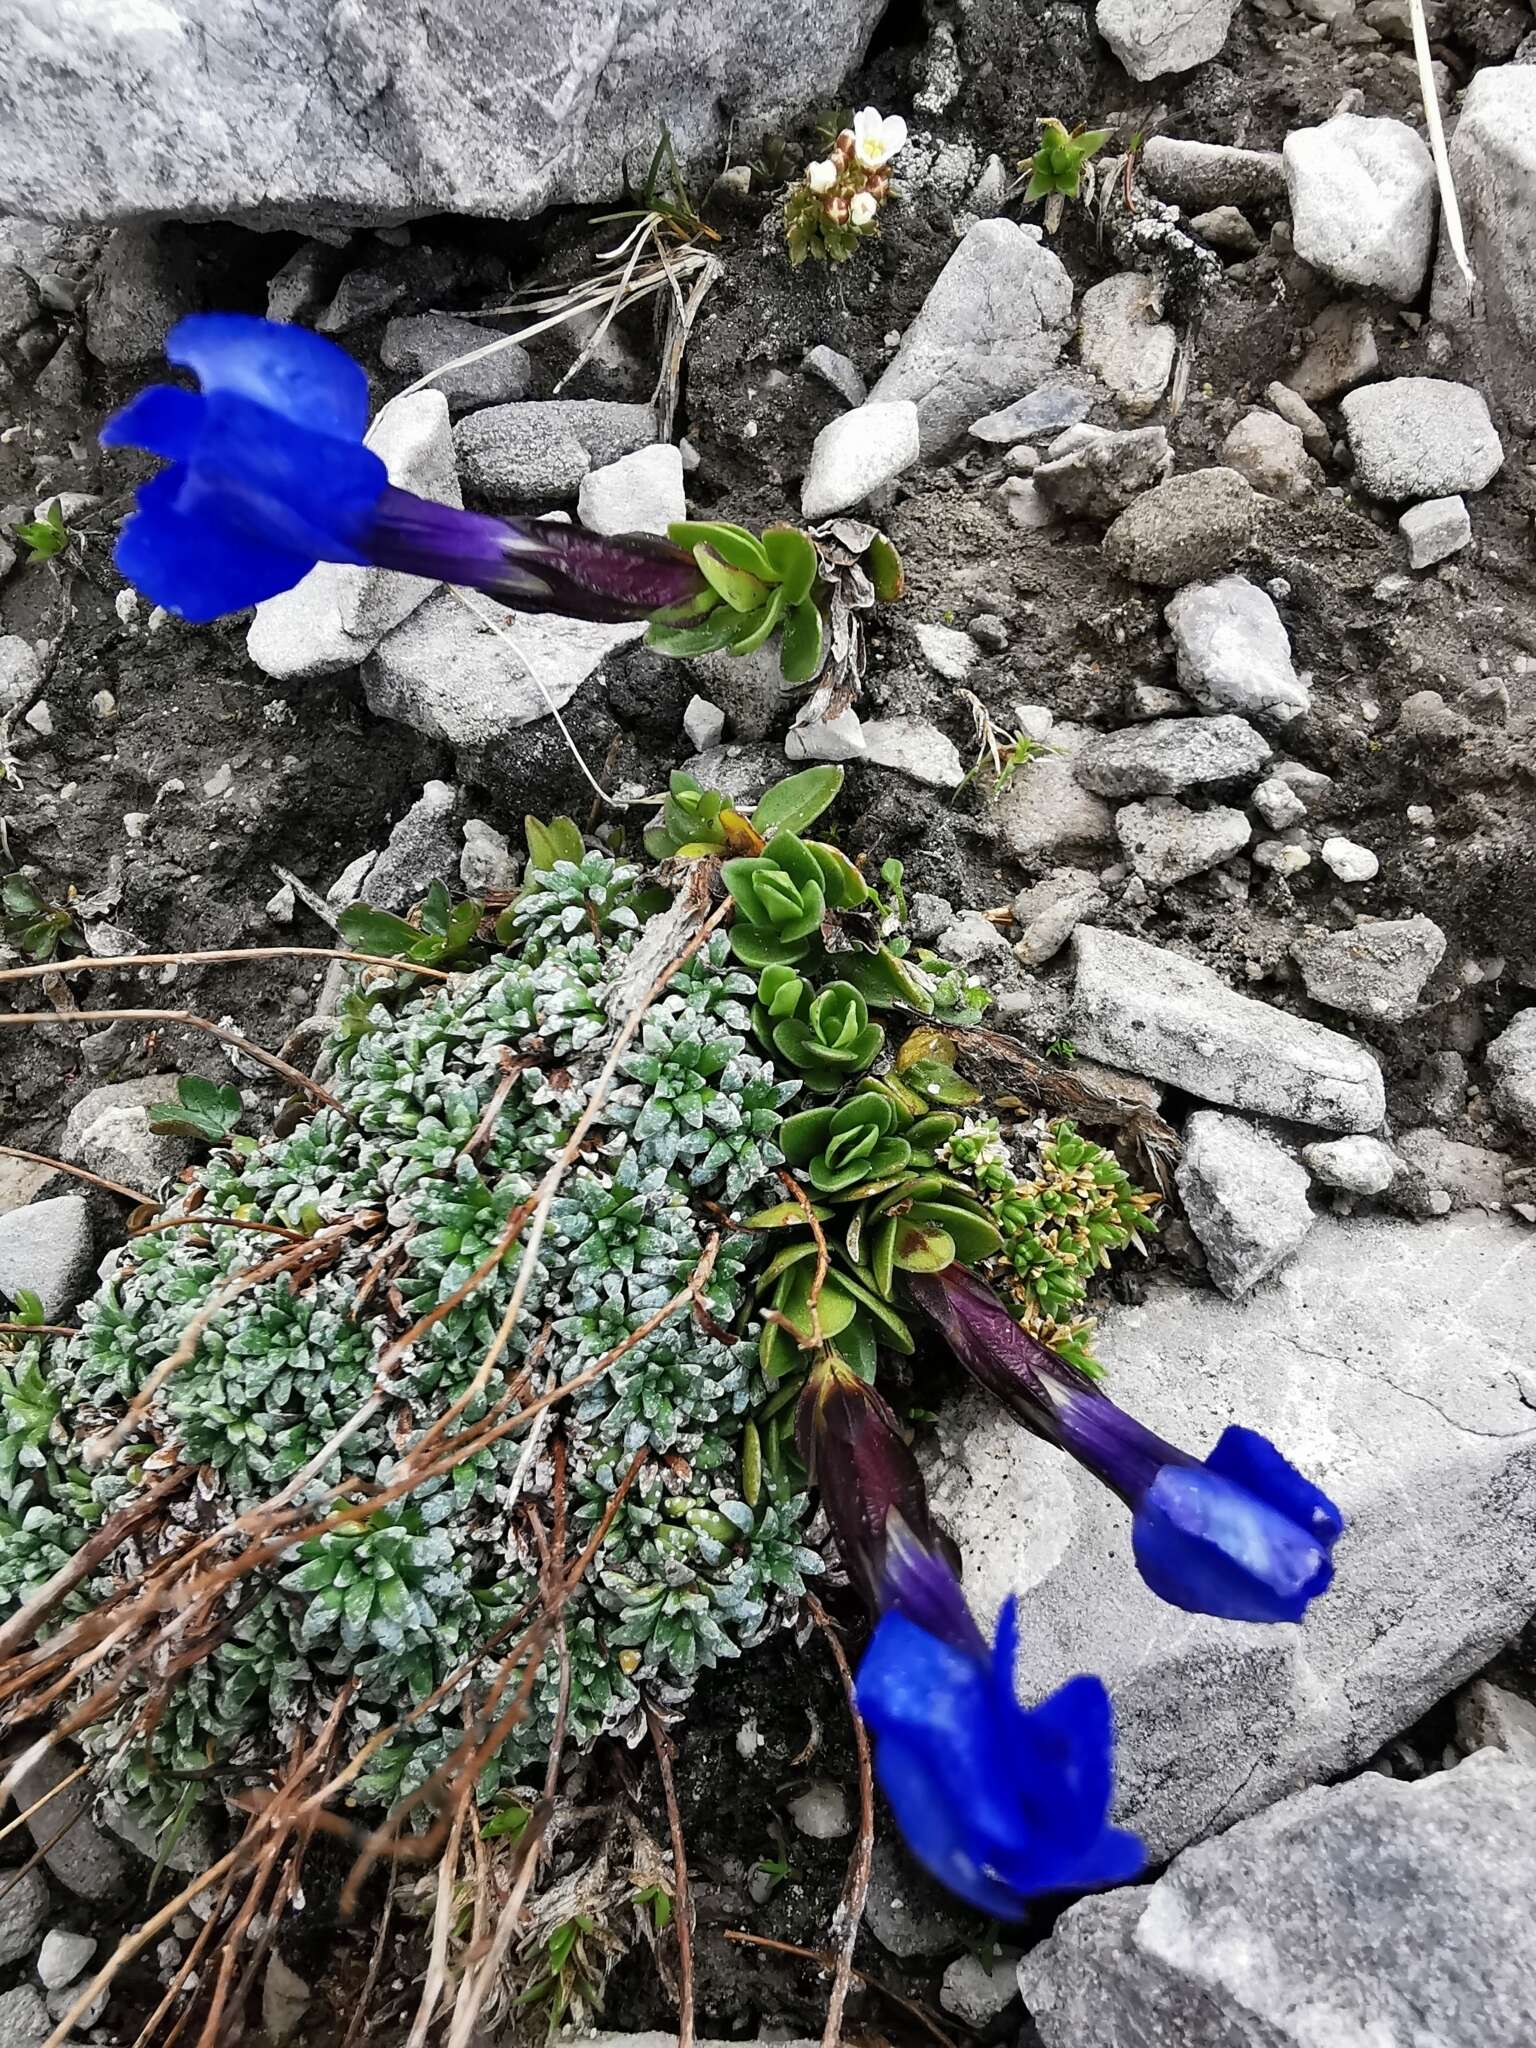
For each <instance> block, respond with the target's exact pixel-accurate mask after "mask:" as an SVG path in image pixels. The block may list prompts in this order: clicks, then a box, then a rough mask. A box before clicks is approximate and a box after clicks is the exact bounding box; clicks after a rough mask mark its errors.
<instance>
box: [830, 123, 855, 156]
mask: <svg viewBox="0 0 1536 2048" xmlns="http://www.w3.org/2000/svg"><path fill="white" fill-rule="evenodd" d="M853 144H854V134H853V130H852V129H851V128H842V129H839V131H838V136H837V140H836V142H834V143H833V145H832V154H833V155H834V156H840V157H841V158H842V160H843V162H844V163H847V162H848V161H849V159H850V158H851V157H852V155H853Z"/></svg>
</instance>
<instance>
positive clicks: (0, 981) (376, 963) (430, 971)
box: [0, 946, 453, 986]
mask: <svg viewBox="0 0 1536 2048" xmlns="http://www.w3.org/2000/svg"><path fill="white" fill-rule="evenodd" d="M227 960H351V961H353V962H355V963H356V965H357V966H359V967H393V968H397V969H398V970H399V971H400V973H402V974H419V975H421V976H422V977H423V978H424V979H425V980H427V981H450V980H452V978H453V977H452V976H451V975H449V974H445V973H444V972H443V970H442V969H441V968H440V967H423V966H421V965H420V964H419V963H418V962H417V961H414V960H396V959H393V958H392V957H391V956H390V955H389V954H387V953H354V952H352V951H351V950H350V949H349V948H348V947H346V946H219V947H215V948H213V949H212V950H210V951H207V952H201V953H117V954H114V955H113V956H112V957H111V958H110V959H105V960H99V959H96V958H95V957H94V956H93V955H92V954H89V953H81V954H80V955H79V956H78V957H77V958H75V959H72V960H50V961H49V962H48V964H47V965H46V966H45V967H7V968H4V969H0V986H3V985H4V984H5V983H6V982H9V981H34V980H37V979H39V978H40V977H42V976H43V975H48V974H66V975H68V974H97V973H100V972H101V971H102V970H103V969H105V968H109V967H113V968H115V967H206V966H212V965H213V964H214V963H216V962H218V961H227Z"/></svg>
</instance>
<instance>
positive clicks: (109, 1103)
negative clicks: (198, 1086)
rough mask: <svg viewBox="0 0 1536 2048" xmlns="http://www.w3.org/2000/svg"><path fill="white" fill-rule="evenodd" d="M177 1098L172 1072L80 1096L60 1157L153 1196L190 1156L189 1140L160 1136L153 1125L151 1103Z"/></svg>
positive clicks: (66, 1123)
mask: <svg viewBox="0 0 1536 2048" xmlns="http://www.w3.org/2000/svg"><path fill="white" fill-rule="evenodd" d="M175 1100H176V1076H175V1075H174V1074H149V1075H146V1076H145V1077H144V1079H142V1080H138V1081H115V1082H113V1083H112V1084H111V1085H110V1086H109V1087H106V1088H93V1089H92V1090H91V1091H90V1093H89V1094H88V1095H82V1096H81V1098H80V1100H79V1101H78V1102H77V1103H76V1104H75V1106H74V1108H73V1109H72V1110H71V1111H70V1112H69V1117H68V1119H67V1121H66V1122H65V1125H64V1136H63V1139H62V1141H61V1143H60V1147H59V1152H60V1157H61V1158H64V1159H68V1160H70V1161H71V1162H72V1163H73V1164H74V1165H76V1166H88V1167H89V1168H90V1170H91V1172H92V1173H99V1174H100V1175H101V1176H102V1177H103V1178H104V1179H106V1180H115V1181H119V1182H121V1183H122V1184H123V1186H125V1187H130V1188H136V1189H138V1190H139V1191H140V1192H141V1193H142V1194H146V1195H153V1194H154V1192H155V1189H156V1187H157V1186H158V1184H159V1183H160V1182H161V1181H162V1180H165V1179H167V1178H168V1177H169V1176H170V1175H171V1174H175V1173H179V1172H180V1171H181V1169H182V1167H183V1166H185V1165H186V1163H187V1161H188V1160H189V1159H190V1158H191V1156H192V1146H191V1141H190V1140H189V1139H186V1138H170V1137H161V1136H159V1135H158V1134H157V1133H156V1132H154V1131H152V1130H151V1129H150V1128H149V1110H150V1106H151V1104H153V1103H156V1102H174V1101H175Z"/></svg>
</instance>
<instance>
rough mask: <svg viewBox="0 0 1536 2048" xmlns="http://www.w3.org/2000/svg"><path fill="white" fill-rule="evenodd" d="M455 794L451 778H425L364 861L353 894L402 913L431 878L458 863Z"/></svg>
mask: <svg viewBox="0 0 1536 2048" xmlns="http://www.w3.org/2000/svg"><path fill="white" fill-rule="evenodd" d="M458 811H459V793H458V791H457V790H456V789H455V788H454V786H453V784H452V783H451V782H429V783H427V785H426V786H425V788H424V789H423V790H422V792H421V795H420V796H419V797H417V799H416V801H415V803H413V804H412V805H411V807H410V809H409V810H408V811H407V812H406V813H405V816H404V817H403V818H401V819H400V821H399V823H398V824H397V825H396V826H395V827H394V829H393V830H392V831H391V832H390V835H389V840H388V843H387V844H386V846H385V848H384V851H383V852H382V853H381V854H380V855H379V857H378V859H377V860H376V861H373V862H372V864H371V865H370V866H369V868H368V870H367V873H366V875H365V877H364V879H363V880H362V883H361V887H360V888H359V891H358V894H359V896H360V898H361V900H362V901H363V902H364V903H369V904H372V905H373V906H374V908H375V909H377V910H391V911H395V912H403V911H406V910H409V909H411V908H412V906H413V905H415V904H417V903H419V902H420V901H421V899H422V897H423V896H425V895H426V893H427V891H428V890H429V889H430V888H431V886H432V884H433V883H434V882H446V881H448V880H449V879H450V878H451V877H452V875H453V872H454V869H455V867H456V865H457V863H458V854H459V836H460V835H459V824H458Z"/></svg>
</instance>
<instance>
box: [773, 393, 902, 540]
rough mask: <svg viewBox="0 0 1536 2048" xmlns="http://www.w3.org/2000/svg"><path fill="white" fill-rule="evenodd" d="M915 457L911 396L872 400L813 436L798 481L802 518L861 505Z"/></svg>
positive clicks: (828, 516) (817, 516)
mask: <svg viewBox="0 0 1536 2048" xmlns="http://www.w3.org/2000/svg"><path fill="white" fill-rule="evenodd" d="M917 458H918V411H917V407H916V406H915V405H914V404H913V403H912V402H911V400H910V399H904V398H903V399H878V398H877V399H871V400H870V402H869V403H868V404H867V405H860V406H856V407H855V408H854V409H853V411H852V412H845V413H843V414H841V415H840V416H839V417H838V418H837V419H835V420H832V421H829V423H828V424H827V425H826V426H824V427H823V428H822V430H821V432H820V433H819V434H818V435H817V436H816V441H815V445H814V446H813V447H812V449H811V460H810V466H809V468H808V469H807V470H806V472H805V480H804V482H803V483H802V484H801V486H800V516H801V518H802V519H807V520H816V519H829V518H831V516H832V515H833V514H834V513H835V512H847V511H850V510H851V509H852V508H853V507H854V506H855V505H862V504H863V502H864V500H865V499H866V498H867V497H869V495H870V493H871V492H873V491H878V490H879V489H880V488H881V486H882V485H883V484H888V483H891V482H893V481H894V479H895V478H897V477H898V476H900V475H901V474H902V473H903V471H905V470H908V469H910V468H911V467H912V465H913V463H914V462H916V461H917Z"/></svg>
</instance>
